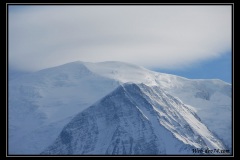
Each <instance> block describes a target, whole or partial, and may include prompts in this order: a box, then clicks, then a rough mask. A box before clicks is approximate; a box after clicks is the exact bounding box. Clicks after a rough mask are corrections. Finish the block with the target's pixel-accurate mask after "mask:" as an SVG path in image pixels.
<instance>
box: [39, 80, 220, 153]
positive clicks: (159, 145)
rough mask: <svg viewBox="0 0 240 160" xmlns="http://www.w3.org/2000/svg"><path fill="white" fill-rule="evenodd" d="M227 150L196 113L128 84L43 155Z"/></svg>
mask: <svg viewBox="0 0 240 160" xmlns="http://www.w3.org/2000/svg"><path fill="white" fill-rule="evenodd" d="M194 148H209V149H216V148H218V149H225V148H224V145H223V144H222V143H221V141H220V140H219V139H218V138H217V137H215V136H214V135H213V134H212V133H211V132H210V131H209V130H208V129H207V127H206V126H205V125H204V124H203V123H202V122H201V121H200V119H199V117H198V116H197V115H196V114H195V112H194V111H192V110H191V109H189V108H188V107H187V106H185V105H184V104H183V103H181V102H180V101H179V100H177V99H175V98H174V97H172V96H171V95H169V94H167V93H165V92H164V91H163V90H161V89H160V88H159V87H152V88H151V87H148V86H146V85H144V84H138V85H137V84H124V85H121V86H120V87H118V88H117V89H116V90H114V91H113V92H112V93H110V94H109V95H107V96H106V97H104V98H103V99H102V100H100V101H99V102H97V103H96V104H94V105H93V106H91V107H89V108H88V109H86V110H84V111H83V112H81V113H80V114H78V115H77V116H76V117H75V118H74V119H73V120H72V121H71V122H70V123H69V124H68V125H66V126H65V127H64V129H63V130H62V132H61V133H60V135H59V136H58V138H57V140H56V141H55V142H54V144H53V145H51V146H50V147H48V148H47V149H46V150H45V151H44V152H43V153H42V154H121V155H122V154H125V155H126V154H127V155H129V154H134V155H136V154H140V155H144V154H193V153H192V149H194Z"/></svg>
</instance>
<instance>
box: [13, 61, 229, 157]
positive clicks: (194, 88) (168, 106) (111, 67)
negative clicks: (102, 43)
mask: <svg viewBox="0 0 240 160" xmlns="http://www.w3.org/2000/svg"><path fill="white" fill-rule="evenodd" d="M124 83H131V84H124ZM119 85H120V86H119ZM134 89H136V91H139V92H137V93H134V92H133V90H134ZM121 90H127V91H125V92H123V93H128V96H126V95H123V97H119V99H118V98H113V99H111V98H110V97H111V96H110V95H112V94H116V93H117V94H120V95H121V94H122V92H121ZM118 92H119V93H118ZM136 96H137V97H138V98H139V100H137V99H136ZM154 96H156V97H154ZM231 96H232V95H231V85H230V84H228V83H225V82H223V81H220V80H190V79H186V78H183V77H178V76H175V75H169V74H163V73H158V72H153V71H150V70H147V69H145V68H142V67H139V66H135V65H131V64H127V63H122V62H102V63H86V62H72V63H68V64H65V65H61V66H57V67H53V68H48V69H44V70H41V71H38V72H35V73H31V74H27V75H25V76H21V77H19V78H17V79H12V80H10V81H9V154H40V153H41V152H42V151H43V150H44V151H45V152H44V153H60V150H62V149H63V148H64V146H65V147H66V146H72V147H73V145H70V143H72V142H74V143H76V144H80V145H84V144H85V143H89V142H87V141H86V140H84V142H81V143H80V140H81V138H79V137H78V138H77V137H72V136H71V137H72V140H71V142H69V140H67V142H66V141H64V140H63V141H64V142H63V143H64V144H62V143H61V142H62V141H60V140H59V139H61V135H62V134H63V135H62V136H64V134H65V131H67V133H69V134H70V132H71V134H73V132H72V131H68V130H69V128H74V125H73V126H72V124H76V123H78V122H74V120H76V119H79V116H80V117H81V115H82V114H84V115H85V114H86V115H88V116H90V117H92V116H94V117H95V116H96V115H95V114H97V111H98V110H99V108H101V106H103V104H104V103H105V101H104V99H105V100H106V101H107V102H109V103H114V104H115V106H108V105H106V106H105V109H107V107H110V108H109V109H111V107H116V106H118V107H120V108H122V111H121V109H120V110H116V111H114V112H113V113H111V112H107V113H103V112H100V113H102V114H103V115H101V116H100V115H99V117H98V116H96V117H95V120H96V119H98V118H100V119H101V118H102V119H103V118H106V116H108V114H117V115H119V114H120V115H121V114H123V111H124V110H132V111H134V113H131V115H132V116H133V117H134V118H133V119H131V118H130V119H127V117H129V116H130V117H131V115H129V114H130V113H126V115H125V114H124V116H120V120H117V121H116V123H115V121H113V124H112V125H111V124H109V125H110V126H111V127H112V128H111V127H110V128H109V129H107V131H106V132H107V133H105V131H102V130H101V131H99V130H98V131H96V133H95V132H94V131H91V133H90V135H89V136H90V137H89V138H87V139H90V140H92V139H91V137H95V138H96V137H97V139H98V141H97V142H96V143H94V144H95V146H94V147H93V146H91V147H90V148H88V147H86V146H85V149H84V147H83V148H82V149H80V148H79V147H80V146H75V147H77V148H75V149H73V150H72V151H71V152H72V153H86V154H87V153H89V154H94V153H95V152H96V153H103V154H104V153H109V154H111V153H124V151H123V150H121V149H123V148H124V147H126V145H125V144H124V145H122V144H118V143H114V142H118V141H122V142H125V141H128V140H129V139H124V137H126V138H127V137H128V138H130V137H132V138H133V139H132V140H134V141H132V140H131V144H132V145H137V146H142V145H143V144H149V145H150V141H151V143H152V142H153V141H154V140H156V142H154V143H152V147H150V148H154V147H153V146H155V144H156V146H155V149H153V151H152V152H151V153H158V154H161V153H178V151H179V153H189V151H190V150H188V149H190V148H191V147H193V146H195V147H204V143H205V144H206V145H207V146H208V147H209V148H214V147H217V148H216V149H221V148H228V149H231V145H232V144H231ZM120 99H123V100H126V101H130V102H131V103H129V104H126V105H125V103H124V102H125V101H122V102H120ZM97 101H98V103H96V102H97ZM103 101H104V102H103ZM138 101H143V102H145V101H146V102H147V103H148V105H146V106H144V105H143V104H139V102H138ZM175 103H176V104H175ZM93 104H94V105H93ZM123 104H124V105H123ZM136 104H137V105H136ZM134 105H135V106H134ZM89 106H91V107H89ZM130 106H131V107H130ZM147 106H148V107H149V108H147ZM129 107H130V108H129ZM134 107H135V109H133V108H134ZM92 108H95V109H96V111H92V110H94V109H92ZM144 108H145V109H144ZM179 108H182V110H183V112H181V113H180V111H179V110H178V109H179ZM89 110H90V111H91V112H92V113H89ZM150 110H152V111H151V112H150ZM185 112H186V113H185ZM124 113H125V112H124ZM183 113H184V114H183ZM97 115H98V114H97ZM174 115H176V117H174ZM148 116H149V117H148ZM122 117H125V119H121V118H122ZM146 117H147V118H148V119H147V118H146ZM164 117H165V118H164ZM190 117H191V118H190ZM198 117H199V118H198ZM72 118H73V119H72ZM144 118H145V119H144ZM189 118H190V119H189ZM192 118H193V119H194V121H193V122H192V120H191V119H192ZM80 119H81V118H80ZM118 119H119V118H118ZM140 119H141V121H140ZM200 119H201V120H200ZM95 120H94V119H93V120H92V121H91V122H90V121H89V120H88V118H87V117H86V118H84V122H85V121H86V124H85V123H84V124H81V125H83V127H85V129H86V130H88V129H89V127H91V126H89V125H87V123H91V124H92V127H93V128H94V126H95V128H96V127H97V128H101V129H103V128H104V127H106V126H108V124H106V123H102V125H105V126H101V123H100V124H99V122H101V121H97V123H95V122H96V121H95ZM135 121H136V122H138V123H136V124H135V125H140V124H141V125H144V126H145V127H146V128H148V129H147V130H146V131H144V133H140V132H139V133H138V131H139V130H143V127H142V128H141V127H136V126H132V124H133V123H134V122H135ZM175 121H176V122H181V123H178V125H179V126H178V127H175V125H176V124H175ZM123 122H124V123H125V122H126V125H129V126H130V127H126V126H125V125H124V124H122V123H123ZM94 123H95V124H94ZM107 123H111V121H109V122H107ZM196 124H197V126H200V128H202V129H203V128H204V131H201V130H199V129H198V128H196V127H194V126H195V125H196ZM65 125H66V126H65ZM99 125H100V126H99ZM185 125H186V126H185ZM64 126H65V127H64ZM118 126H121V127H120V128H119V129H117V128H116V127H118ZM184 126H185V127H186V128H184ZM131 127H132V128H131ZM63 128H64V129H63ZM81 128H82V127H81ZM128 129H130V130H131V131H127V130H128ZM75 130H76V133H75V132H74V134H77V135H81V134H82V131H81V130H79V128H76V129H75ZM189 130H191V132H190V131H189ZM113 131H114V132H115V131H119V133H117V132H116V134H120V135H118V136H115V138H116V139H113V140H111V141H110V140H109V143H106V144H105V146H107V145H108V144H109V145H110V144H111V147H110V146H109V149H108V152H107V149H106V148H105V149H102V150H98V151H97V150H96V149H97V148H99V146H98V145H102V143H101V141H106V139H105V140H104V139H102V138H101V136H103V135H105V134H109V135H111V134H112V132H113ZM110 132H111V133H110ZM163 133H164V135H167V137H168V136H169V137H170V138H169V140H171V144H170V145H166V143H167V142H164V141H165V138H163V137H161V134H163ZM59 134H60V135H59ZM91 134H93V135H92V136H91ZM136 134H142V135H141V136H140V135H136ZM171 134H172V136H170V135H171ZM96 135H97V136H96ZM123 135H125V136H123ZM85 136H86V135H85ZM135 136H136V137H135ZM152 136H153V137H152ZM57 137H58V138H57ZM113 137H114V136H113ZM120 137H122V138H123V139H121V138H120ZM140 137H145V140H146V142H145V141H144V143H142V144H140V141H139V142H136V140H137V139H138V138H140ZM146 137H148V138H149V139H148V138H146ZM154 137H155V138H154ZM204 138H205V139H204ZM56 139H57V140H56ZM117 139H119V140H117ZM130 139H131V138H130ZM140 139H141V138H140ZM198 140H201V141H202V142H204V143H203V144H201V143H202V142H201V143H200V142H199V141H198ZM159 141H161V142H164V143H158V142H159ZM110 142H111V143H110ZM56 144H62V146H59V148H58V147H57V146H56ZM160 144H161V145H160ZM174 144H177V146H178V147H177V148H174V149H172V151H171V149H170V148H166V147H173V146H171V145H174ZM114 145H115V147H116V148H118V149H119V150H118V151H116V150H115V151H113V150H114ZM48 146H51V147H48ZM122 146H124V147H122ZM187 146H188V147H187ZM47 147H48V149H46V148H47ZM54 147H57V148H56V152H53V151H52V150H51V148H54ZM182 147H183V148H188V149H182ZM189 147H190V148H189ZM92 148H94V149H92ZM125 149H126V148H125ZM142 149H143V148H142ZM175 149H176V150H175ZM137 150H138V149H131V153H136V154H137V153H139V154H141V153H140V150H139V152H138V151H137ZM143 150H144V149H143ZM173 150H175V151H173ZM128 151H129V152H130V150H129V148H128ZM129 152H125V153H129ZM146 152H148V153H150V150H149V151H146ZM63 153H70V151H69V152H68V151H65V152H63Z"/></svg>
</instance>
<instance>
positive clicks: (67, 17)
mask: <svg viewBox="0 0 240 160" xmlns="http://www.w3.org/2000/svg"><path fill="white" fill-rule="evenodd" d="M8 14H9V15H8V21H9V26H8V32H9V50H8V54H9V65H10V66H11V67H13V68H16V69H19V70H26V71H36V70H39V69H44V68H48V67H52V66H56V65H61V64H64V63H68V62H72V61H77V60H80V61H87V62H100V61H123V62H129V63H133V64H136V65H140V66H144V67H147V68H160V69H161V68H162V69H179V68H187V67H191V66H192V65H194V64H195V63H200V62H204V61H206V60H211V59H214V58H219V57H221V56H223V55H224V54H231V6H230V5H187V6H183V5H169V6H166V5H145V6H143V5H141V6H140V5H107V6H102V5H70V6H66V5H64V6H60V5H59V6H57V5H56V6H55V5H54V6H47V5H42V6H41V5H28V6H27V5H26V6H24V5H15V6H14V5H9V10H8Z"/></svg>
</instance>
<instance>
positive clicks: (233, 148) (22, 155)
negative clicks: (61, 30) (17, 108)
mask: <svg viewBox="0 0 240 160" xmlns="http://www.w3.org/2000/svg"><path fill="white" fill-rule="evenodd" d="M5 5H6V6H5V9H6V10H5V12H6V30H5V31H6V92H7V95H6V157H54V158H55V157H226V158H227V157H234V151H235V146H234V18H235V16H234V14H235V10H234V9H235V6H234V3H206V2H205V3H48V2H47V3H44V2H42V3H26V2H25V3H18V2H17V3H15V2H13V3H11V2H10V3H5ZM9 5H40V6H42V5H100V6H101V5H108V6H111V5H171V6H174V5H230V6H231V7H232V19H231V23H232V31H231V33H232V154H231V155H182V154H181V155H38V154H36V155H35V154H29V155H27V154H26V155H25V154H20V155H18V154H16V155H15V154H14V155H9V153H8V72H9V71H8V59H9V57H8V47H9V46H8V39H9V38H8V6H9Z"/></svg>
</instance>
